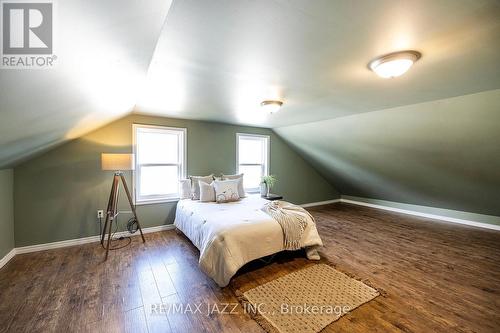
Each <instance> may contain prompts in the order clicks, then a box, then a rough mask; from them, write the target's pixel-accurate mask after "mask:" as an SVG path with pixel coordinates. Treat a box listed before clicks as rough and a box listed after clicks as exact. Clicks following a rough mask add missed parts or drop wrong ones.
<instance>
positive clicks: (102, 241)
mask: <svg viewBox="0 0 500 333" xmlns="http://www.w3.org/2000/svg"><path fill="white" fill-rule="evenodd" d="M114 187H115V177H113V181H112V182H111V191H110V192H109V199H108V206H107V207H106V220H105V222H104V228H102V231H101V232H102V235H101V244H102V245H104V237H105V236H106V228H107V227H108V222H109V211H110V209H111V204H112V201H113V195H114Z"/></svg>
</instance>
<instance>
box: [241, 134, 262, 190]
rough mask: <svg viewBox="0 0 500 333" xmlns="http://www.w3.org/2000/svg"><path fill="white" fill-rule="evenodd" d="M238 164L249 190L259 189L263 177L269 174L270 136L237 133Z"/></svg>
mask: <svg viewBox="0 0 500 333" xmlns="http://www.w3.org/2000/svg"><path fill="white" fill-rule="evenodd" d="M236 141H237V146H236V165H237V166H238V173H243V174H244V176H243V184H244V185H245V190H246V191H248V192H257V191H259V187H260V182H261V178H262V177H263V176H266V175H268V174H269V136H266V135H256V134H241V133H237V134H236Z"/></svg>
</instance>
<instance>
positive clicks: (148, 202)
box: [135, 198, 180, 206]
mask: <svg viewBox="0 0 500 333" xmlns="http://www.w3.org/2000/svg"><path fill="white" fill-rule="evenodd" d="M179 200H180V198H168V199H153V200H143V201H136V202H135V205H136V206H145V205H154V204H162V203H170V202H177V201H179Z"/></svg>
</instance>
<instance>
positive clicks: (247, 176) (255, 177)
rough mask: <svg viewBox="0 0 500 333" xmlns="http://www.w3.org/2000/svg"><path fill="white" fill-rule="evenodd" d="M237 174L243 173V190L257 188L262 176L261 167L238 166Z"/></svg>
mask: <svg viewBox="0 0 500 333" xmlns="http://www.w3.org/2000/svg"><path fill="white" fill-rule="evenodd" d="M239 172H240V173H241V172H242V173H243V174H244V175H243V186H245V188H258V187H259V186H260V181H261V178H262V176H263V174H262V166H261V165H240V168H239Z"/></svg>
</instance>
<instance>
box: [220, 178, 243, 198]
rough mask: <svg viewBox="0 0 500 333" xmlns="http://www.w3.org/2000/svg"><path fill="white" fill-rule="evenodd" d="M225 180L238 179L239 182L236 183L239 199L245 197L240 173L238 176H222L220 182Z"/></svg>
mask: <svg viewBox="0 0 500 333" xmlns="http://www.w3.org/2000/svg"><path fill="white" fill-rule="evenodd" d="M226 179H239V180H240V182H239V183H238V195H239V196H240V198H244V197H246V193H245V187H244V186H243V174H242V173H240V174H238V175H225V174H222V180H226Z"/></svg>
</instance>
